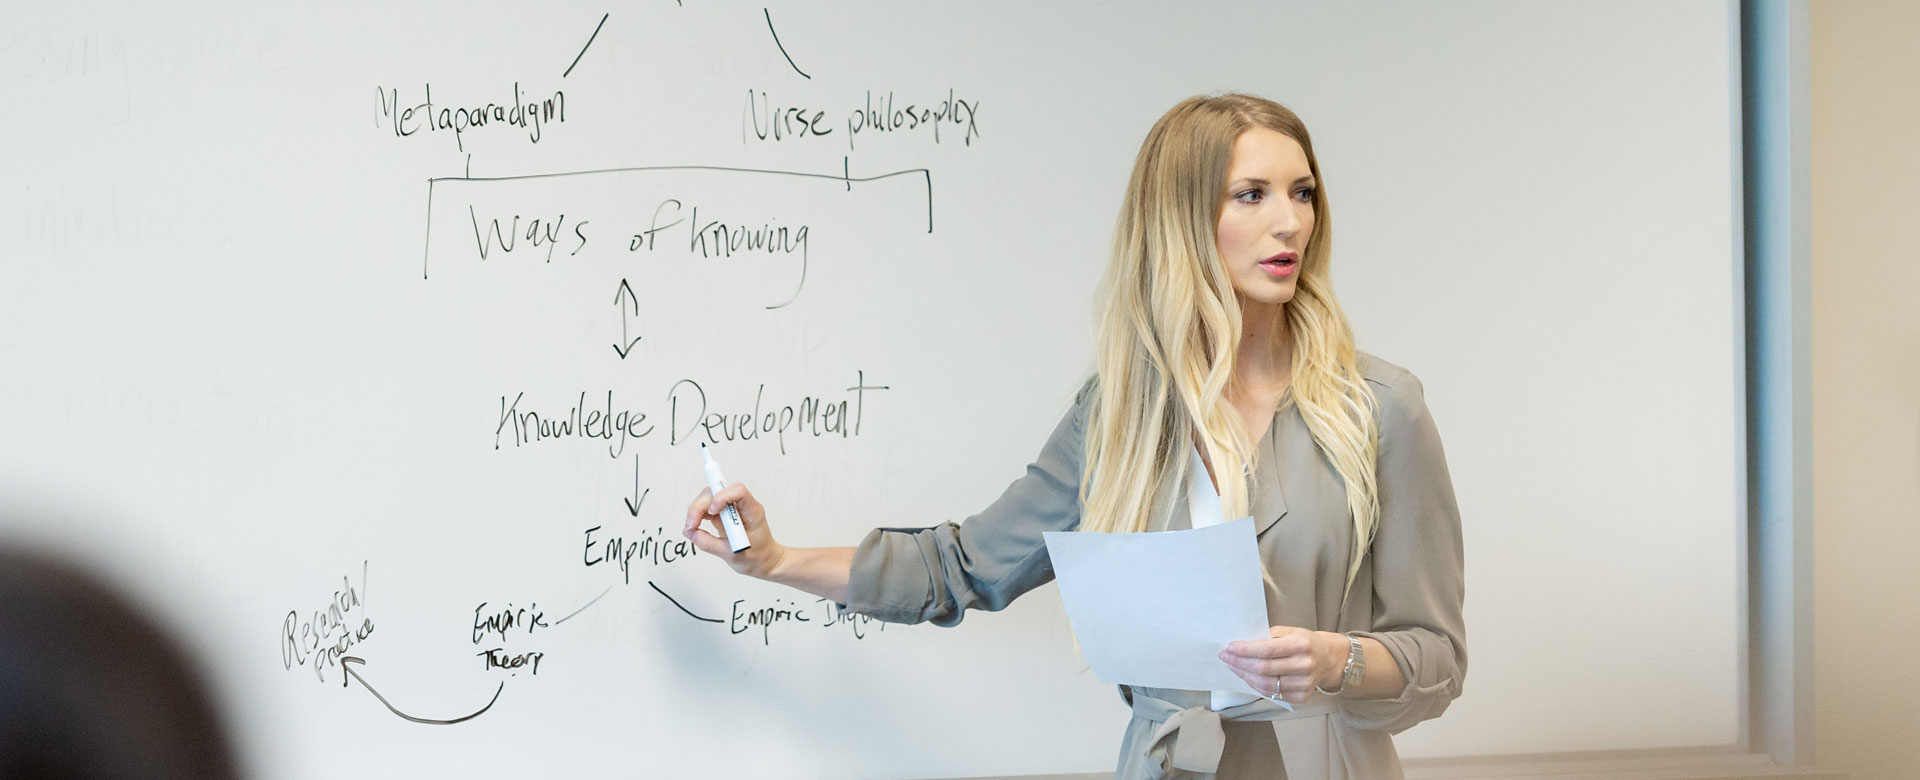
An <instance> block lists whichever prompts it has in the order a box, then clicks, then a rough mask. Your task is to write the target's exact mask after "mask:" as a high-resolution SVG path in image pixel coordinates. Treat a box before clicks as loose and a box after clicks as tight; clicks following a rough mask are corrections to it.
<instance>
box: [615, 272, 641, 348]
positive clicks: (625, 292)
mask: <svg viewBox="0 0 1920 780" xmlns="http://www.w3.org/2000/svg"><path fill="white" fill-rule="evenodd" d="M621 298H625V299H626V300H627V301H631V302H632V303H633V313H634V314H635V315H636V316H637V315H639V314H640V299H639V298H636V297H634V295H633V288H632V287H629V286H627V280H625V279H621V280H620V289H618V290H615V291H614V292H613V305H615V306H619V307H620V341H621V343H624V344H626V346H624V347H622V346H620V345H619V344H615V345H613V351H614V353H615V354H617V355H619V356H620V359H621V360H626V359H627V355H629V354H631V353H632V352H633V345H635V344H638V343H640V337H639V336H634V337H633V338H632V339H631V340H629V339H628V338H627V306H626V303H625V302H623V301H621V300H620V299H621Z"/></svg>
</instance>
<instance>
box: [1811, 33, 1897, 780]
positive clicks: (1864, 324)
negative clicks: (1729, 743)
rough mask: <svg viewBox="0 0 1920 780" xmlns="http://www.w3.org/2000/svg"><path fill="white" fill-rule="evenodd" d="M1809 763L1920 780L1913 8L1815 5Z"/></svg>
mask: <svg viewBox="0 0 1920 780" xmlns="http://www.w3.org/2000/svg"><path fill="white" fill-rule="evenodd" d="M1811 16H1812V20H1811V29H1810V31H1809V33H1810V37H1811V41H1810V44H1809V50H1808V57H1809V70H1810V71H1811V74H1810V76H1811V81H1812V84H1811V95H1810V100H1811V108H1810V114H1809V122H1810V124H1811V133H1810V135H1811V140H1810V143H1811V149H1810V158H1809V159H1810V165H1811V168H1812V181H1811V197H1812V218H1813V230H1812V239H1813V255H1812V277H1813V279H1812V289H1811V291H1810V294H1811V296H1812V303H1813V324H1812V331H1813V333H1812V341H1813V355H1812V364H1813V507H1814V514H1813V527H1814V621H1815V622H1814V631H1815V640H1814V646H1815V654H1814V658H1815V682H1814V685H1815V689H1816V694H1815V719H1814V722H1815V728H1816V733H1815V737H1814V739H1815V751H1816V758H1817V761H1818V764H1819V766H1820V768H1822V769H1825V770H1830V771H1844V772H1847V773H1849V774H1850V775H1852V778H1853V780H1895V778H1899V779H1900V780H1907V778H1913V777H1920V574H1917V573H1916V572H1920V54H1917V53H1915V44H1916V41H1920V2H1915V1H1914V0H1875V1H1873V2H1864V1H1862V0H1812V3H1811Z"/></svg>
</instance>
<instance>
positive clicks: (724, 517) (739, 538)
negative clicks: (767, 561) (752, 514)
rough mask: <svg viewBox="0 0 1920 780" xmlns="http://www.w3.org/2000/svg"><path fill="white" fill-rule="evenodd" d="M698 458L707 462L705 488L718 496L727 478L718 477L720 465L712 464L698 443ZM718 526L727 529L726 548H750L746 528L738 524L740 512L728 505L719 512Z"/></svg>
mask: <svg viewBox="0 0 1920 780" xmlns="http://www.w3.org/2000/svg"><path fill="white" fill-rule="evenodd" d="M700 458H701V459H702V460H705V461H706V462H707V487H710V488H713V494H714V495H716V496H717V495H720V489H721V488H724V487H726V486H727V478H726V477H723V476H720V464H718V463H715V462H713V453H711V452H708V451H707V443H706V442H701V443H700ZM720 526H721V527H722V528H725V529H727V546H728V547H731V548H733V551H734V552H740V551H742V550H745V549H747V548H748V547H752V546H753V545H752V544H751V543H749V542H748V541H747V527H746V526H744V525H741V524H740V510H738V509H734V508H733V505H732V504H728V505H727V506H726V508H725V509H722V510H720Z"/></svg>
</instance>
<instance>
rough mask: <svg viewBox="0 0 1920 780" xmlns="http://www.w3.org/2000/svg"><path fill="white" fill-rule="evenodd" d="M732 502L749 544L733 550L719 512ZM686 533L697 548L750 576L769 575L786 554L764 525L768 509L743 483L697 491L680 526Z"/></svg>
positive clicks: (772, 573)
mask: <svg viewBox="0 0 1920 780" xmlns="http://www.w3.org/2000/svg"><path fill="white" fill-rule="evenodd" d="M728 504H732V505H733V507H734V509H737V510H739V512H740V524H741V525H742V526H745V527H746V530H747V544H748V547H747V549H745V550H741V551H740V552H737V553H736V552H733V550H732V549H731V545H728V544H727V534H726V531H724V530H722V528H721V526H720V522H721V521H720V513H721V512H722V511H724V510H725V507H726V505H728ZM703 523H710V524H712V530H708V529H706V528H702V527H701V526H702V524H703ZM683 533H684V534H685V535H686V537H687V538H688V539H690V540H692V541H693V545H694V546H695V547H698V548H699V549H700V552H703V553H706V554H708V555H712V556H713V557H715V558H719V559H720V560H723V561H726V562H727V565H728V566H731V567H733V570H734V571H737V572H740V573H741V574H745V575H747V576H749V577H757V578H759V579H763V580H764V579H771V578H772V577H773V575H774V572H775V570H776V569H778V568H779V564H780V559H781V558H782V557H783V556H784V555H785V554H786V548H785V547H782V546H780V543H779V542H777V541H774V539H773V531H772V530H770V529H768V528H767V510H766V507H763V506H761V505H760V501H759V500H758V499H755V498H754V497H753V493H751V492H749V491H748V490H747V486H746V485H745V484H744V483H740V482H735V483H733V484H731V485H728V486H726V487H725V488H722V489H721V490H720V494H719V495H717V496H716V495H714V494H713V491H712V490H710V489H708V490H701V491H700V495H699V496H697V497H695V498H694V499H693V503H692V504H690V505H688V506H687V525H686V528H685V529H683Z"/></svg>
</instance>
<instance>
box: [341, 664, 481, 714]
mask: <svg viewBox="0 0 1920 780" xmlns="http://www.w3.org/2000/svg"><path fill="white" fill-rule="evenodd" d="M366 662H367V660H366V659H364V658H358V657H355V656H351V655H343V656H340V670H341V671H343V672H346V674H343V675H341V676H340V685H341V687H346V684H347V677H349V676H351V677H352V678H353V679H355V680H358V681H359V682H360V685H361V687H364V688H366V689H367V693H371V694H373V698H376V699H379V700H380V703H381V704H385V705H387V709H389V710H392V711H393V714H395V715H398V716H400V717H402V718H406V719H407V720H410V721H413V722H415V723H427V724H431V725H435V726H451V725H453V724H455V723H459V722H462V721H468V720H473V719H474V718H478V717H480V713H483V712H486V711H487V710H490V709H493V703H494V702H496V701H499V700H500V691H501V690H504V689H505V688H506V687H507V683H506V681H504V680H502V681H501V682H500V687H499V688H495V689H493V698H492V699H489V700H487V706H485V707H481V708H480V711H479V712H475V713H473V714H472V715H462V716H460V717H458V718H454V719H452V720H434V719H432V718H416V717H414V716H412V715H408V714H406V713H404V712H401V711H400V710H399V709H398V708H396V707H394V706H393V703H392V702H389V701H387V697H385V696H381V695H380V692H379V691H376V690H374V689H373V686H371V685H368V684H367V679H366V678H365V677H361V676H360V673H359V672H356V671H354V670H353V667H351V666H348V664H364V663H366Z"/></svg>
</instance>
